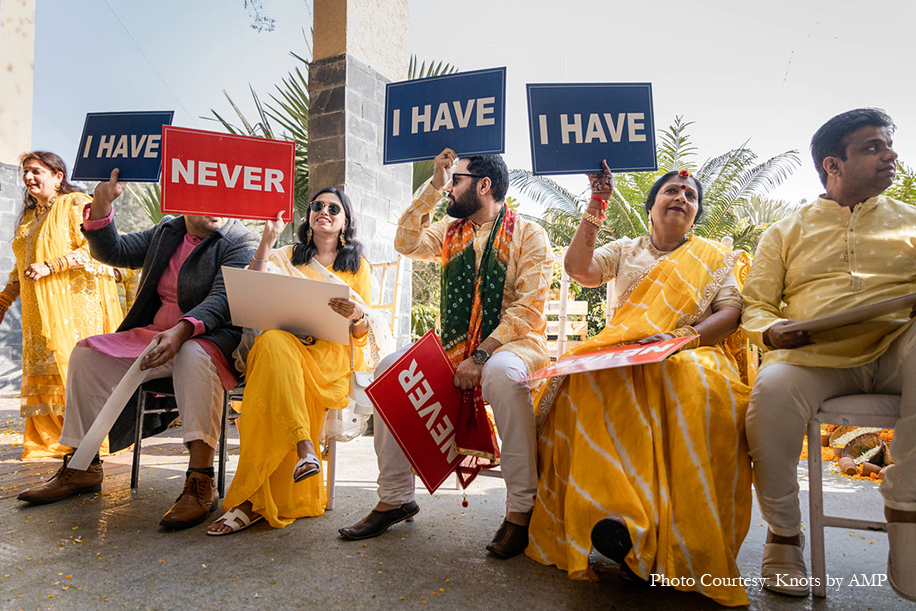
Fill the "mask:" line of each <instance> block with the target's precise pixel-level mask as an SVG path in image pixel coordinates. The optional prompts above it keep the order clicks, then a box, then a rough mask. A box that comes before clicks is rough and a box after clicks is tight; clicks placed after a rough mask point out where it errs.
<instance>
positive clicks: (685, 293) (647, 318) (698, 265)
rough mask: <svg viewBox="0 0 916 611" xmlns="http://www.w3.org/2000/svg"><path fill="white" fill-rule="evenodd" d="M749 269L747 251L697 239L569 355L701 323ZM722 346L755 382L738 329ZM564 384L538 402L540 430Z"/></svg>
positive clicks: (554, 383)
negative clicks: (730, 281) (727, 285)
mask: <svg viewBox="0 0 916 611" xmlns="http://www.w3.org/2000/svg"><path fill="white" fill-rule="evenodd" d="M749 267H750V257H748V255H747V253H746V252H744V251H741V250H729V249H728V248H726V247H725V246H723V245H722V244H719V243H717V242H712V241H710V240H706V239H704V238H700V237H693V238H691V239H690V240H688V241H687V242H686V243H685V244H683V245H682V246H680V247H679V248H677V249H675V250H673V251H672V252H670V253H668V254H667V255H666V256H664V257H663V258H661V259H660V260H659V261H658V262H656V264H655V265H654V266H653V267H651V268H649V269H648V270H646V271H645V272H644V274H645V275H644V277H643V278H642V279H641V280H640V281H638V282H635V283H634V285H633V289H632V290H631V291H630V293H629V294H627V295H624V296H623V303H621V304H620V305H619V307H618V308H617V309H616V311H615V312H614V318H612V319H611V320H610V322H608V324H607V326H605V328H604V329H603V330H602V331H601V332H600V333H598V335H596V336H594V337H592V338H590V339H588V340H586V341H585V342H583V343H582V344H580V345H579V346H576V347H575V348H573V349H572V350H570V351H569V352H567V353H566V355H571V354H582V353H585V352H594V351H596V350H602V349H604V348H610V347H612V346H619V345H625V344H631V343H633V342H636V341H639V340H641V339H643V338H645V337H649V336H650V335H655V334H656V333H667V332H669V331H673V330H674V329H676V328H678V327H683V326H685V325H693V324H695V323H697V322H698V321H700V320H701V318H702V317H703V314H704V313H705V312H706V310H708V309H709V306H710V304H711V303H712V301H713V300H714V299H715V297H716V294H717V293H718V292H719V289H720V288H721V287H722V284H723V283H724V282H725V280H726V279H727V278H728V277H729V276H730V275H733V276H734V277H735V280H736V281H737V283H738V288H739V289H740V288H741V287H742V286H743V285H744V280H745V279H746V278H747V274H748V270H749ZM608 307H610V304H608ZM723 346H724V348H725V350H726V352H727V353H728V354H729V355H730V356H731V357H732V358H734V359H735V360H736V361H737V363H738V366H739V369H740V370H741V372H742V378H743V379H744V381H745V382H746V383H747V382H748V380H750V381H753V376H754V372H755V370H756V367H755V365H754V363H753V362H752V361H751V359H749V358H748V350H749V346H748V342H747V340H746V339H745V337H744V335H743V333H742V332H741V331H740V329H739V330H738V331H736V332H735V333H734V334H732V336H731V337H729V338H728V339H727V340H726V341H725V342H723ZM566 355H564V356H566ZM565 379H566V376H557V377H554V378H550V382H549V383H548V384H547V385H546V386H545V387H544V388H542V389H541V391H540V392H539V393H538V396H537V397H536V398H535V405H537V406H538V415H537V416H538V417H537V423H538V429H540V425H541V424H542V423H543V421H544V419H545V418H546V417H547V413H548V412H549V411H550V408H551V406H552V405H553V401H554V399H555V398H556V394H557V391H558V390H559V388H560V386H561V385H562V383H563V381H564V380H565Z"/></svg>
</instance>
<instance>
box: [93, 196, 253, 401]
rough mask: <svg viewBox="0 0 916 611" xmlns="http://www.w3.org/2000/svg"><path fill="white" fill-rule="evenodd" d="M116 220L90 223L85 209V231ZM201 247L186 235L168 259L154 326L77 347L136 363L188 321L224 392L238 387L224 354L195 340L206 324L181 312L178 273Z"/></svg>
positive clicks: (100, 337)
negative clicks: (158, 337)
mask: <svg viewBox="0 0 916 611" xmlns="http://www.w3.org/2000/svg"><path fill="white" fill-rule="evenodd" d="M113 216H114V211H112V212H111V213H109V215H108V217H107V218H104V219H98V220H94V221H93V220H89V204H86V207H85V208H84V209H83V227H84V228H85V229H86V230H88V231H93V230H96V229H101V228H102V227H105V226H106V225H108V224H109V223H111V220H112V218H113ZM198 244H200V238H195V237H194V236H192V235H191V234H187V235H185V237H184V240H183V241H182V242H181V246H179V247H178V249H177V250H176V251H175V254H173V255H172V258H171V259H169V265H168V267H167V268H166V269H165V271H164V272H163V273H162V277H161V278H160V279H159V284H158V286H157V287H156V292H157V293H158V294H159V299H160V301H161V302H162V304H161V305H160V306H159V310H157V311H156V315H155V317H154V318H153V324H151V325H147V326H145V327H134V328H133V329H128V330H126V331H119V332H117V333H105V334H103V335H94V336H92V337H87V338H85V339H83V340H81V341H79V342H78V343H77V345H78V346H87V347H89V348H92V349H93V350H98V351H99V352H102V353H104V354H108V355H110V356H114V357H119V358H132V359H135V358H137V357H138V356H140V353H141V352H143V349H144V348H146V347H147V346H148V345H149V343H150V341H152V339H153V337H154V336H155V335H156V334H158V333H161V332H163V331H166V330H167V329H170V328H172V327H174V326H175V325H177V324H178V322H179V321H181V320H187V321H188V322H190V323H191V324H192V325H194V331H193V333H192V335H191V337H192V338H194V341H196V342H198V343H199V344H200V345H201V347H202V348H203V349H204V350H206V352H207V354H208V355H209V356H210V360H211V361H212V362H213V364H214V365H215V366H216V370H217V373H218V374H219V379H220V382H222V384H223V388H225V389H226V390H229V389H231V388H235V386H237V385H238V378H236V375H235V370H234V369H233V368H232V367H231V366H230V365H229V362H228V361H227V360H226V355H225V354H223V351H222V350H220V349H219V348H218V347H217V345H216V344H214V343H213V342H211V341H208V340H206V339H203V338H197V337H196V336H198V335H201V334H202V333H204V332H206V328H205V327H204V323H202V322H201V321H199V320H197V319H196V318H191V317H186V316H182V312H181V308H179V307H178V273H179V272H180V270H181V266H182V264H183V263H184V261H185V259H187V258H188V255H190V254H191V251H193V250H194V248H196V247H197V245H198Z"/></svg>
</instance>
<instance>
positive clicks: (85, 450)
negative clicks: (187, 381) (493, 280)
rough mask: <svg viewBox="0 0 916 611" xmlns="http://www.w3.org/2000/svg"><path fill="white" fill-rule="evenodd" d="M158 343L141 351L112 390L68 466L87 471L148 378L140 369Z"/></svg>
mask: <svg viewBox="0 0 916 611" xmlns="http://www.w3.org/2000/svg"><path fill="white" fill-rule="evenodd" d="M158 345H159V342H157V341H151V342H150V343H149V345H148V346H147V347H146V348H144V349H143V352H141V353H140V356H138V357H137V360H136V361H134V362H133V364H132V365H131V366H130V369H128V370H127V373H125V374H124V377H123V378H121V381H120V382H118V385H117V386H115V388H114V390H112V391H111V394H110V395H109V396H108V400H107V401H105V405H103V406H102V411H101V412H99V415H98V416H96V417H95V421H93V423H92V426H90V427H89V431H88V432H87V433H86V436H85V437H83V441H82V442H80V447H78V448H77V449H76V452H74V453H73V458H71V459H70V462H69V463H67V466H68V467H70V468H71V469H76V470H77V471H85V470H86V469H88V468H89V464H90V463H91V462H92V458H93V457H94V456H95V455H96V454H98V453H99V448H100V447H102V441H104V440H105V436H106V435H108V433H109V431H111V427H113V426H114V423H115V421H116V420H117V419H118V416H120V415H121V412H123V411H124V407H125V406H126V405H127V401H128V400H130V398H131V397H132V396H133V394H134V392H136V390H137V387H138V386H140V384H141V383H142V382H143V380H144V379H145V378H146V372H145V371H140V363H141V362H142V361H143V358H144V357H145V356H146V355H147V354H148V353H149V351H150V350H152V348H153V346H158ZM136 451H137V450H136V449H134V452H136Z"/></svg>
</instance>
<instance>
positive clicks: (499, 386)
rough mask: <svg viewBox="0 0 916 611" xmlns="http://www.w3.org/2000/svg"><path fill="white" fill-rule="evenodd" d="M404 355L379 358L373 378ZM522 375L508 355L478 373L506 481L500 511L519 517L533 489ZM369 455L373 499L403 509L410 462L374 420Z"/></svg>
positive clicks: (533, 456)
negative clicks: (373, 463)
mask: <svg viewBox="0 0 916 611" xmlns="http://www.w3.org/2000/svg"><path fill="white" fill-rule="evenodd" d="M406 351H407V348H404V349H403V350H401V351H399V352H395V353H393V354H389V355H388V356H386V357H385V358H384V359H382V362H381V363H380V364H379V366H378V368H376V370H375V376H376V378H377V377H378V376H379V375H381V373H382V372H383V371H385V370H386V369H388V367H390V366H391V365H392V364H393V363H394V362H395V361H396V360H398V359H399V358H400V357H401V355H403V354H404V352H406ZM527 375H528V370H527V368H526V367H525V363H524V362H523V361H522V359H520V358H519V357H518V356H517V355H515V354H513V353H511V352H508V351H503V352H497V353H496V354H494V355H493V356H492V357H490V360H488V361H487V362H486V364H484V366H483V370H482V372H481V391H482V393H483V398H484V401H486V402H488V403H489V404H490V407H491V408H492V409H493V416H494V418H495V420H496V430H497V431H498V432H499V437H500V440H501V447H500V469H501V471H502V473H503V478H504V479H505V481H506V510H507V511H517V512H520V513H526V512H529V511H531V510H532V509H534V497H535V495H536V494H537V487H538V478H537V440H536V436H535V427H534V406H533V404H532V403H531V392H530V389H529V387H528V384H527V383H526V382H522V383H519V382H518V380H521V379H522V378H524V377H526V376H527ZM375 452H376V455H377V458H378V468H379V476H378V495H379V500H381V501H382V502H383V503H387V504H389V505H403V504H404V503H408V502H410V501H412V500H414V490H415V486H416V483H415V478H414V475H413V472H412V471H411V469H410V462H409V461H408V460H407V457H406V456H404V453H403V452H402V451H401V448H400V446H398V444H397V442H396V441H395V440H394V436H393V435H392V434H391V432H390V431H389V430H388V427H386V426H385V423H384V422H382V419H381V418H378V417H376V418H375Z"/></svg>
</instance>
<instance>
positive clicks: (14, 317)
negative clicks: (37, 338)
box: [0, 163, 22, 393]
mask: <svg viewBox="0 0 916 611" xmlns="http://www.w3.org/2000/svg"><path fill="white" fill-rule="evenodd" d="M20 208H22V182H21V181H20V180H19V167H18V166H15V165H8V164H5V163H0V284H3V285H6V278H7V275H8V274H9V272H10V270H12V269H13V264H14V263H15V260H16V259H15V257H13V249H12V248H11V247H10V241H11V240H12V239H13V231H14V230H15V227H16V218H17V217H18V216H19V210H20ZM0 290H2V289H0ZM21 381H22V316H21V312H20V308H19V300H18V299H17V300H16V303H14V304H13V307H11V308H10V309H9V310H8V311H7V313H6V317H5V318H4V319H3V324H2V325H0V393H9V392H16V393H18V392H19V385H20V383H21Z"/></svg>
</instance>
